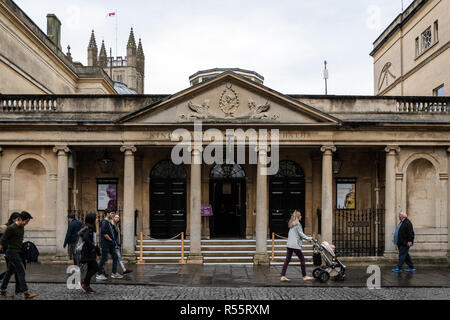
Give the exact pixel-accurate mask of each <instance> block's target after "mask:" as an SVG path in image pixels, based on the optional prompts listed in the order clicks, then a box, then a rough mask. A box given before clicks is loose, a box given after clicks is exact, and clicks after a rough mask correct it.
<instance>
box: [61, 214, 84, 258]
mask: <svg viewBox="0 0 450 320" xmlns="http://www.w3.org/2000/svg"><path fill="white" fill-rule="evenodd" d="M67 220H68V226H67V233H66V238H65V239H64V248H65V247H66V246H68V248H67V252H68V254H69V259H72V260H73V264H74V265H76V266H78V265H79V261H78V259H77V257H76V255H75V254H74V252H75V245H76V243H77V240H78V232H79V231H80V230H81V226H82V225H83V223H82V222H81V221H79V220H77V219H76V218H75V215H74V214H69V215H68V216H67Z"/></svg>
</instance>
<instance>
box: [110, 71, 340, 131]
mask: <svg viewBox="0 0 450 320" xmlns="http://www.w3.org/2000/svg"><path fill="white" fill-rule="evenodd" d="M197 120H201V121H202V122H205V123H217V124H221V123H223V124H225V123H233V124H237V123H243V124H245V123H248V124H252V123H255V124H257V123H264V124H268V123H273V124H298V125H301V124H305V125H308V124H330V125H332V124H338V123H339V122H340V121H339V120H338V119H336V118H334V117H332V116H330V115H328V114H326V113H323V112H322V111H320V110H318V109H316V108H314V107H312V106H309V105H306V104H304V103H301V102H299V101H296V100H294V99H292V98H290V97H288V96H286V95H283V94H281V93H278V92H276V91H274V90H271V89H269V88H267V87H265V86H263V85H260V84H257V83H254V82H253V81H251V80H248V79H245V78H243V77H241V76H239V75H237V74H234V73H232V72H225V73H224V74H222V75H220V76H218V77H216V78H215V79H213V80H210V81H208V82H206V83H202V84H199V85H196V86H194V87H190V88H188V89H186V90H183V91H181V92H179V93H177V94H174V95H172V96H169V97H167V98H166V99H164V100H162V101H159V102H156V103H154V104H153V105H150V106H146V107H144V108H142V109H140V110H137V111H135V112H132V113H130V114H128V115H126V116H125V117H122V118H121V119H119V120H118V122H119V123H124V124H142V125H145V124H149V125H157V124H176V123H179V124H186V123H193V122H194V121H197Z"/></svg>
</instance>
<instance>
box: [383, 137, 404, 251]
mask: <svg viewBox="0 0 450 320" xmlns="http://www.w3.org/2000/svg"><path fill="white" fill-rule="evenodd" d="M384 150H385V151H386V181H385V192H386V194H385V218H384V255H385V256H386V257H392V256H393V255H395V248H394V231H395V228H396V226H397V224H396V221H397V213H396V209H395V195H396V193H395V189H396V188H395V160H396V159H395V157H396V154H397V153H399V152H400V148H399V147H398V146H387V147H386V148H385V149H384Z"/></svg>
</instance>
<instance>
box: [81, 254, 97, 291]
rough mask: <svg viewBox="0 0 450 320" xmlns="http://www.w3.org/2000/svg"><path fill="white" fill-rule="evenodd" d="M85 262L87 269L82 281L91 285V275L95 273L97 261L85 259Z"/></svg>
mask: <svg viewBox="0 0 450 320" xmlns="http://www.w3.org/2000/svg"><path fill="white" fill-rule="evenodd" d="M86 264H87V271H86V276H85V277H84V281H83V282H84V283H85V284H86V285H87V286H88V287H89V286H90V285H91V278H92V276H93V275H94V274H96V273H97V271H98V264H97V261H95V260H91V261H87V262H86Z"/></svg>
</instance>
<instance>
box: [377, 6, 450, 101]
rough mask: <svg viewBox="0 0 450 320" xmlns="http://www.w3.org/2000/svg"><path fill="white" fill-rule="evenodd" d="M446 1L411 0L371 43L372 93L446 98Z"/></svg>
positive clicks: (449, 76) (449, 39)
mask: <svg viewBox="0 0 450 320" xmlns="http://www.w3.org/2000/svg"><path fill="white" fill-rule="evenodd" d="M449 12H450V2H449V1H442V0H415V1H413V2H412V3H411V5H410V6H409V7H408V8H407V9H406V10H405V11H404V12H403V13H402V14H400V15H399V16H398V17H397V18H396V19H395V20H394V21H393V22H392V23H391V24H390V25H389V26H388V27H387V28H386V30H385V31H384V32H383V33H382V34H381V35H380V36H379V37H378V39H377V40H376V41H375V42H374V44H373V46H374V49H373V51H372V52H371V54H370V55H371V56H372V57H373V61H374V93H375V95H381V96H415V95H419V96H444V95H446V96H448V95H449V93H448V92H449V87H450V72H449V71H450V70H449V63H448V61H450V21H449V19H450V17H449V14H448V13H449Z"/></svg>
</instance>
